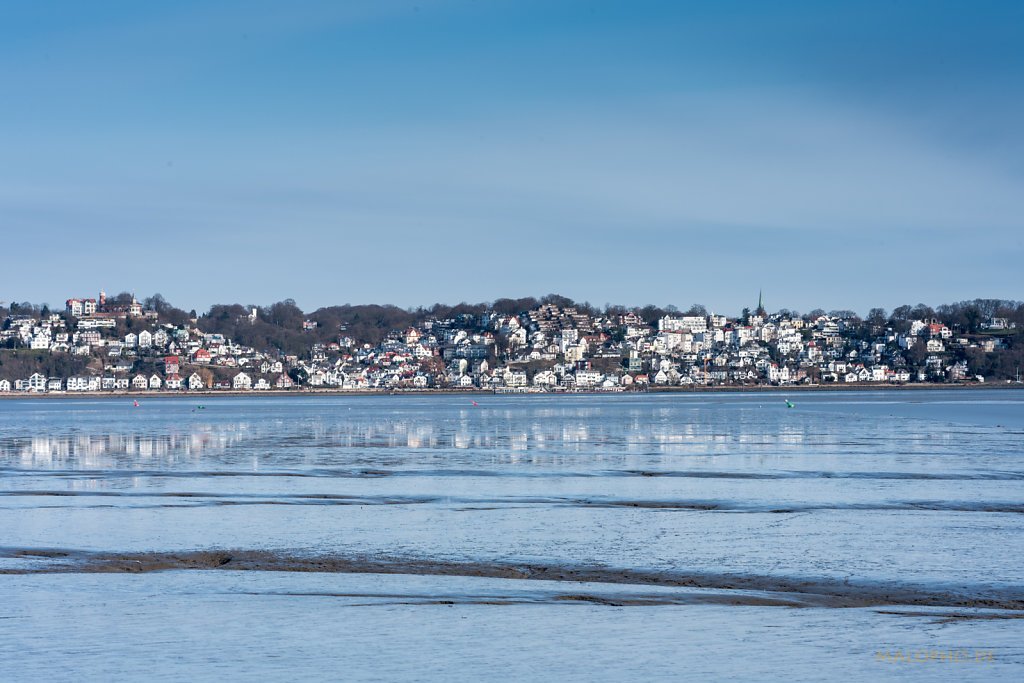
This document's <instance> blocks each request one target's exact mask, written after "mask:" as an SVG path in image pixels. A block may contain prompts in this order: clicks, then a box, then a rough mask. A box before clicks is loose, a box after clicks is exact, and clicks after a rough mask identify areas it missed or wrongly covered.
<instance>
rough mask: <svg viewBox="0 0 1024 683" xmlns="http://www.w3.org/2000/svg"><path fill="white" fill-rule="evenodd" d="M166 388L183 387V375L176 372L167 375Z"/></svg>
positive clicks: (175, 388)
mask: <svg viewBox="0 0 1024 683" xmlns="http://www.w3.org/2000/svg"><path fill="white" fill-rule="evenodd" d="M164 388H165V389H173V390H177V389H181V375H178V374H175V373H171V374H170V375H167V379H166V380H164Z"/></svg>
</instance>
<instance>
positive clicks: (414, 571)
mask: <svg viewBox="0 0 1024 683" xmlns="http://www.w3.org/2000/svg"><path fill="white" fill-rule="evenodd" d="M183 569H188V570H230V571H260V572H317V573H345V574H402V575H412V576H429V575H435V576H462V577H483V578H500V579H518V580H530V581H533V580H541V581H557V582H585V583H597V584H619V585H634V586H635V585H649V586H657V587H674V588H687V589H703V590H707V591H729V592H728V593H714V594H707V595H696V596H694V595H689V596H684V597H678V596H673V597H672V600H673V602H672V604H684V603H681V602H679V601H680V600H682V601H684V602H686V601H687V600H689V601H697V602H702V603H705V604H710V603H714V604H737V605H740V604H743V605H762V606H764V605H778V606H789V607H833V608H841V607H876V606H885V605H901V606H915V607H947V608H983V609H998V610H1008V611H1013V612H1020V615H1019V616H1020V617H1022V618H1024V586H1009V587H1007V586H1001V587H999V588H998V589H993V588H992V587H989V586H985V585H974V586H972V585H914V584H912V583H903V582H878V581H867V580H858V579H845V580H840V579H832V578H822V577H787V576H758V575H746V576H742V575H733V574H724V573H722V574H716V573H708V572H687V571H685V570H678V571H658V570H645V569H629V568H625V569H617V568H613V567H606V566H600V565H573V566H567V565H561V566H559V565H542V564H534V563H517V562H502V561H494V562H492V561H487V562H484V561H470V560H467V561H458V560H443V559H429V558H415V557H390V556H365V557H364V556H359V555H348V556H343V555H312V554H294V553H287V552H276V551H271V550H244V549H240V550H220V549H210V550H195V551H190V552H170V553H164V552H143V553H117V552H90V551H81V550H74V549H52V548H51V549H45V548H41V549H32V548H4V549H0V574H9V575H10V574H58V573H60V574H63V573H113V574H118V573H121V574H124V573H132V574H136V573H145V572H156V571H166V570H183ZM733 591H735V592H733ZM562 599H565V600H575V599H578V598H576V597H573V596H572V595H570V596H569V597H565V598H562ZM652 600H654V599H653V598H649V597H645V598H643V599H642V600H641V601H640V603H638V604H659V603H656V602H652ZM660 604H668V603H660Z"/></svg>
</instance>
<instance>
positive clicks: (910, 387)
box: [0, 382, 1024, 401]
mask: <svg viewBox="0 0 1024 683" xmlns="http://www.w3.org/2000/svg"><path fill="white" fill-rule="evenodd" d="M1007 389H1024V384H1017V383H1016V382H1006V383H1000V384H996V383H992V384H978V383H971V384H917V383H915V384H897V385H892V384H867V383H857V384H817V385H799V384H794V385H787V386H771V385H763V386H712V387H652V388H650V389H647V390H645V391H549V392H495V391H494V390H493V389H396V390H390V389H357V390H342V389H300V390H293V389H284V390H270V391H256V390H248V391H235V390H214V389H206V390H201V391H188V390H183V391H148V390H141V391H82V392H71V393H68V392H60V393H57V392H52V393H47V392H38V393H36V392H20V391H18V392H15V391H11V392H4V393H0V401H2V400H17V399H32V400H37V399H42V400H47V399H52V400H60V399H70V400H81V399H107V400H113V399H136V398H146V399H152V398H181V399H184V398H189V399H191V398H216V397H218V396H223V397H230V398H240V397H260V398H264V397H267V398H269V397H303V396H305V397H311V396H316V397H358V396H362V397H372V396H394V397H402V396H407V397H409V396H411V397H429V396H646V395H653V394H714V393H750V394H761V393H789V392H815V391H826V392H843V391H894V392H899V391H942V390H955V391H985V390H992V391H1001V390H1007Z"/></svg>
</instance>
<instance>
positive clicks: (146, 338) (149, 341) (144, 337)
mask: <svg viewBox="0 0 1024 683" xmlns="http://www.w3.org/2000/svg"><path fill="white" fill-rule="evenodd" d="M151 346H153V334H152V333H151V332H150V331H149V330H143V331H142V332H139V348H141V349H148V348H149V347H151Z"/></svg>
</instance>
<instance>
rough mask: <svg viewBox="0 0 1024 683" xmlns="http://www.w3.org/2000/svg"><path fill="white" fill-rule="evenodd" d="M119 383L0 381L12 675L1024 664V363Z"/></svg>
mask: <svg viewBox="0 0 1024 683" xmlns="http://www.w3.org/2000/svg"><path fill="white" fill-rule="evenodd" d="M785 398H789V400H790V401H792V402H793V403H794V404H795V407H793V408H787V406H786V403H785V401H784V399H785ZM474 401H475V402H476V403H478V404H479V405H474ZM140 404H141V405H140V406H138V407H135V406H134V405H133V403H132V401H131V400H117V399H114V400H63V401H56V400H4V401H0V572H4V573H3V574H2V575H0V670H2V671H3V674H0V677H2V678H4V679H5V680H35V679H55V678H57V679H59V678H67V677H70V676H72V675H74V676H75V677H76V678H83V679H87V680H90V679H91V680H110V679H111V678H121V679H137V678H141V677H146V678H155V679H160V678H165V679H167V680H181V679H191V680H211V679H220V678H223V677H225V676H240V677H242V678H246V679H252V678H270V679H294V678H313V677H316V678H329V679H331V678H337V679H353V678H354V679H381V680H391V679H417V680H450V679H456V680H474V679H480V678H488V679H507V680H510V679H523V678H529V679H537V678H542V679H551V680H623V679H626V678H645V679H652V678H680V677H692V678H703V679H708V678H710V679H729V678H744V677H749V676H751V675H754V674H755V673H756V678H758V679H774V678H783V677H785V678H794V677H795V678H796V679H798V680H799V679H822V678H830V677H836V678H843V677H846V678H850V677H852V678H862V679H887V678H906V679H908V680H922V679H934V680H947V679H950V678H955V679H961V680H991V679H993V678H1000V677H1002V678H1020V677H1022V676H1024V647H1022V646H1021V645H1020V640H1021V639H1020V637H1019V636H1020V633H1021V632H1022V626H1024V621H1021V620H1020V619H1018V618H1016V617H1018V616H1021V615H1024V563H1022V559H1024V552H1022V550H1021V548H1024V543H1022V539H1024V536H1022V534H1021V531H1022V529H1024V392H1021V391H1018V390H1002V391H913V392H910V391H908V392H888V393H887V392H870V393H868V392H837V393H827V392H820V393H801V394H793V395H788V396H787V395H785V394H781V393H760V394H699V395H692V394H688V395H679V394H677V395H651V396H555V397H545V396H507V397H503V396H482V397H481V396H476V397H473V398H469V397H440V396H436V397H416V398H405V397H379V398H364V397H358V398H313V397H305V398H300V397H279V398H275V397H258V398H251V399H250V398H218V399H205V398H204V399H202V400H201V401H198V400H195V399H191V400H190V399H183V398H175V399H147V400H143V401H140ZM200 405H201V406H202V407H200ZM206 551H213V553H212V554H211V553H206V554H205V555H202V557H204V558H206V559H204V560H203V561H202V562H200V561H198V560H195V559H194V558H196V557H199V556H200V555H199V554H198V553H204V552H206ZM246 552H250V553H256V555H253V556H252V557H255V558H257V559H255V560H254V559H251V558H250V559H249V560H248V564H245V563H244V562H243V559H244V553H246ZM172 554H177V555H174V557H173V558H171V557H170V556H171V555H172ZM156 556H159V558H158V560H157V559H154V558H155V557H156ZM209 557H213V558H214V560H215V561H212V562H211V561H209V559H208V558H209ZM168 558H170V559H168ZM217 558H220V559H217ZM262 558H270V560H269V564H268V563H264V564H262V565H261V564H260V563H261V562H264V560H263V559H262ZM101 560H102V561H103V562H107V563H108V564H107V565H104V566H103V567H101V566H100V562H101ZM326 560H330V561H336V562H339V563H341V564H342V565H344V567H341V565H337V564H335V565H330V566H328V565H325V564H319V565H318V564H316V563H317V562H318V561H326ZM132 562H134V563H136V564H137V565H138V568H137V570H136V569H133V565H130V564H127V563H132ZM176 562H177V563H178V564H175V563H176ZM188 562H192V563H193V564H192V565H188V564H187V563H188ZM203 562H205V564H203ZM346 562H347V563H350V564H347V565H346V564H344V563H346ZM360 562H362V563H368V564H366V566H365V568H364V569H363V570H360V566H362V565H359V563H360ZM109 563H114V564H109ZM160 563H163V564H160ZM190 566H196V567H199V568H188V567H190ZM208 567H213V568H208ZM150 569H152V570H153V571H148V570H150ZM254 569H256V571H254ZM259 569H264V570H266V569H273V571H259ZM282 569H284V570H285V571H281V570H282ZM69 570H74V571H69ZM295 570H301V571H295ZM97 571H98V572H100V573H96V572H97ZM505 577H512V578H505ZM551 579H555V580H551ZM558 579H561V580H558ZM572 579H582V580H581V581H574V580H572ZM837 606H840V607H842V608H837ZM886 651H888V652H890V653H892V654H895V653H896V652H897V651H901V652H904V653H906V652H910V651H913V652H920V651H928V652H940V653H950V652H953V653H955V652H969V653H970V656H971V657H975V653H976V652H979V651H981V652H988V653H990V654H989V655H988V657H989V658H988V659H986V660H984V661H980V662H979V661H973V660H972V661H971V662H970V663H966V662H955V661H949V660H946V661H941V660H934V658H933V660H932V661H927V662H922V661H915V662H903V661H899V662H892V661H888V662H879V661H877V659H878V653H879V652H886ZM918 659H920V656H919V657H918ZM830 672H831V674H830ZM840 672H844V673H842V674H840Z"/></svg>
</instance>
